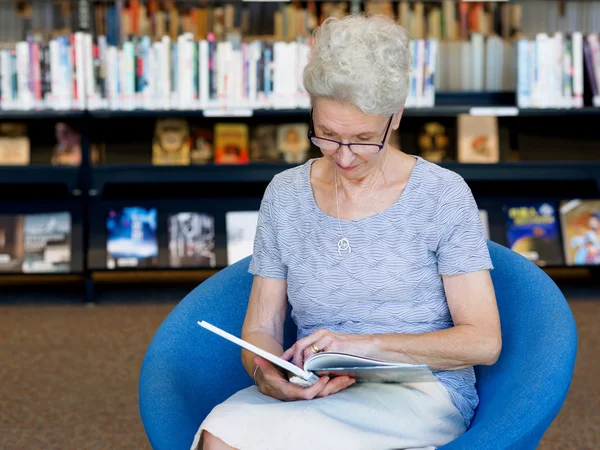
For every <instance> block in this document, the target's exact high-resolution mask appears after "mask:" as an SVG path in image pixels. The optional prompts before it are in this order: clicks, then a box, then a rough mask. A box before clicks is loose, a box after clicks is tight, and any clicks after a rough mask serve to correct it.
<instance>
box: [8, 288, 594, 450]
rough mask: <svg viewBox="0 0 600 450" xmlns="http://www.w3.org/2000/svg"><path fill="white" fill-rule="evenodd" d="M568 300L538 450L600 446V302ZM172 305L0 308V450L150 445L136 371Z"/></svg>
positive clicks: (111, 447) (134, 447)
mask: <svg viewBox="0 0 600 450" xmlns="http://www.w3.org/2000/svg"><path fill="white" fill-rule="evenodd" d="M570 304H571V308H572V310H573V313H574V316H575V320H576V322H577V326H578V330H579V338H580V343H579V353H578V358H577V364H576V367H575V374H574V377H573V382H572V385H571V389H570V391H569V394H568V396H567V400H566V402H565V404H564V406H563V408H562V410H561V412H560V413H559V415H558V417H557V418H556V420H555V421H554V422H553V424H552V425H551V427H550V429H549V430H548V432H547V433H546V435H545V436H544V438H543V440H542V443H541V444H540V446H539V448H540V449H542V450H557V449H561V450H564V449H578V450H581V449H597V448H600V407H599V406H600V391H599V388H598V381H597V374H598V373H599V370H600V358H598V356H599V354H598V349H600V327H598V323H600V301H597V300H596V301H585V300H574V301H571V302H570ZM173 306H174V305H173V304H143V305H141V304H135V305H115V304H110V305H102V304H101V305H98V306H95V307H86V306H79V305H75V306H74V305H64V306H58V305H44V306H31V305H25V306H23V305H19V306H16V305H7V306H2V307H0V449H4V450H20V449H34V448H35V449H38V448H39V449H44V450H51V449H60V450H71V449H86V450H87V449H90V450H104V449H111V450H112V449H115V450H116V449H127V450H132V449H135V450H137V449H140V450H141V449H149V448H150V446H149V444H148V442H147V440H146V436H145V433H144V429H143V426H142V423H141V421H140V417H139V411H138V398H137V386H138V380H139V372H140V367H141V363H142V359H143V355H144V352H145V351H146V348H147V346H148V344H149V342H150V340H151V339H152V336H153V334H154V332H155V331H156V329H157V328H158V326H159V325H160V323H161V322H162V320H163V319H164V318H165V317H166V315H167V314H168V313H169V311H171V309H172V308H173ZM540 370H543V368H540Z"/></svg>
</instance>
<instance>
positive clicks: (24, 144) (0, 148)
mask: <svg viewBox="0 0 600 450" xmlns="http://www.w3.org/2000/svg"><path fill="white" fill-rule="evenodd" d="M30 153H31V149H30V143H29V136H28V134H27V125H26V124H24V123H11V122H0V166H25V165H27V164H29V162H30Z"/></svg>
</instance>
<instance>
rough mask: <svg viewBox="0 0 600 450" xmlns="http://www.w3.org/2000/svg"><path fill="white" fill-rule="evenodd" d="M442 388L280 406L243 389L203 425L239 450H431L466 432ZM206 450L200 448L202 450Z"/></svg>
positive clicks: (375, 387) (346, 394)
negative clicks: (310, 449) (314, 449)
mask: <svg viewBox="0 0 600 450" xmlns="http://www.w3.org/2000/svg"><path fill="white" fill-rule="evenodd" d="M465 429H466V426H465V421H464V419H463V417H462V415H461V413H460V412H459V411H458V409H456V407H455V406H454V404H453V403H452V401H451V400H450V395H449V394H448V391H447V390H446V388H445V387H444V385H443V384H442V383H440V382H439V381H438V382H421V383H402V384H382V383H356V384H354V385H352V386H350V387H349V388H347V389H345V390H343V391H340V392H338V393H336V394H333V395H330V396H327V397H323V398H315V399H313V400H302V401H294V402H282V401H280V400H276V399H274V398H271V397H268V396H266V395H263V394H261V393H260V391H259V390H258V388H257V387H256V386H252V387H249V388H247V389H243V390H241V391H239V392H237V393H236V394H234V395H232V396H231V397H229V398H228V399H227V400H225V401H224V402H223V403H221V404H220V405H217V406H216V407H215V408H214V409H213V410H212V411H211V413H210V414H209V415H208V417H206V419H205V420H204V422H202V424H201V425H200V428H199V429H198V432H197V433H196V436H195V438H194V442H193V444H192V447H191V449H192V450H196V449H197V448H198V444H199V441H200V435H201V433H202V431H203V430H207V431H208V432H210V433H211V434H213V435H214V436H216V437H218V438H219V439H221V440H222V441H223V442H225V443H226V444H227V445H229V446H231V447H234V448H237V449H240V450H279V449H282V450H283V449H285V450H307V449H308V448H316V449H328V450H335V449H340V450H342V449H343V450H379V449H381V450H384V449H385V450H387V449H414V450H416V449H419V450H425V449H427V450H432V449H435V448H437V447H439V446H442V445H444V444H446V443H448V442H450V441H452V440H454V439H456V438H457V437H458V436H460V435H461V434H462V433H464V432H465ZM200 450H201V449H200Z"/></svg>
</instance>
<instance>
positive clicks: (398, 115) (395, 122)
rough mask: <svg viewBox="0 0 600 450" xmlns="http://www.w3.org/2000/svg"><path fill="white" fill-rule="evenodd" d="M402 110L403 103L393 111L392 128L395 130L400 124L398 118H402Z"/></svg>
mask: <svg viewBox="0 0 600 450" xmlns="http://www.w3.org/2000/svg"><path fill="white" fill-rule="evenodd" d="M403 112H404V105H402V108H400V109H399V110H398V111H396V112H395V113H394V117H393V119H392V130H397V129H398V127H399V126H400V120H401V119H402V113H403Z"/></svg>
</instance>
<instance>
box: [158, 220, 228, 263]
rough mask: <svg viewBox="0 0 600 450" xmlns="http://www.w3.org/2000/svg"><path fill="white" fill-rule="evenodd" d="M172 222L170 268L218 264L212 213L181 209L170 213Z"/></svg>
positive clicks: (170, 223) (169, 221) (170, 228)
mask: <svg viewBox="0 0 600 450" xmlns="http://www.w3.org/2000/svg"><path fill="white" fill-rule="evenodd" d="M168 224H169V225H168V232H169V266H170V267H196V268H205V267H216V266H217V259H216V254H215V219H214V217H213V216H212V215H208V214H201V213H196V212H180V213H177V214H171V215H169V217H168Z"/></svg>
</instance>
